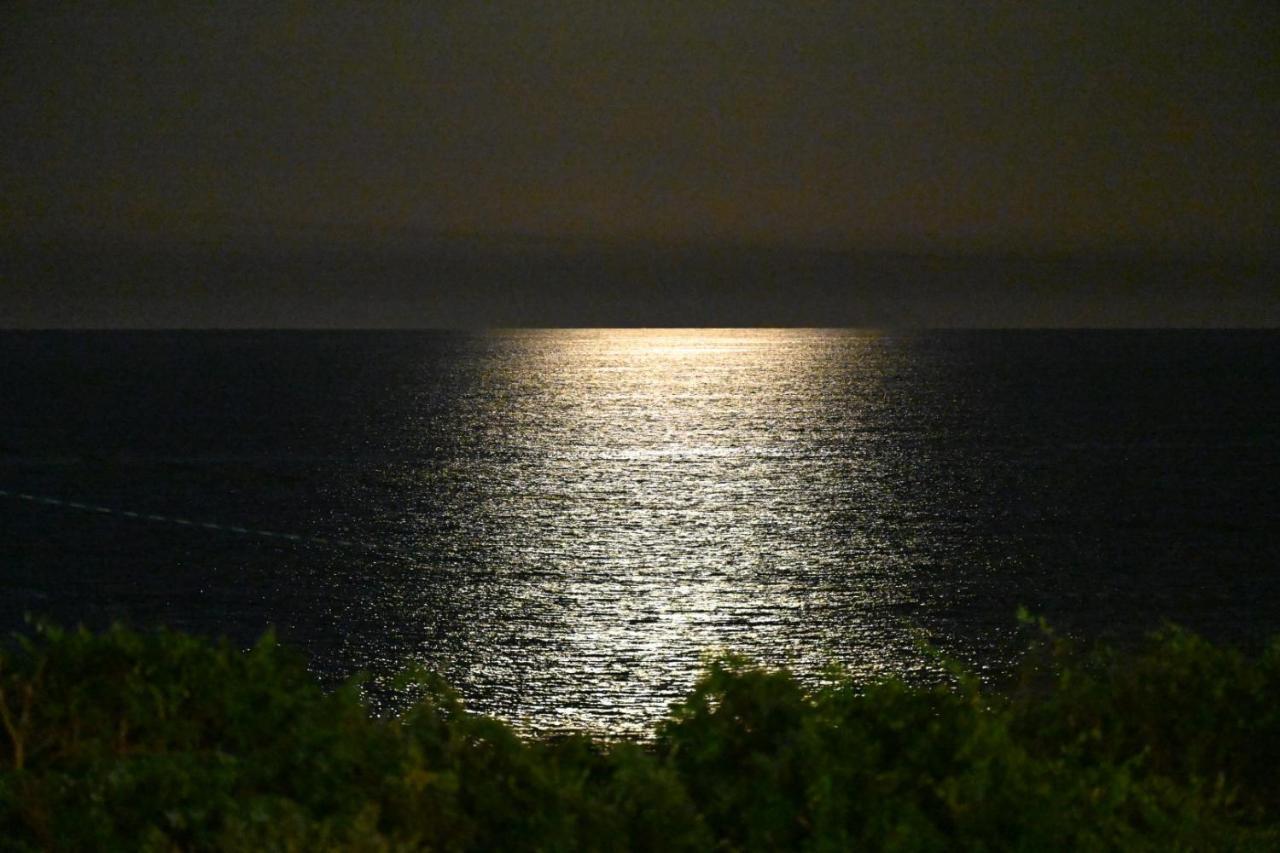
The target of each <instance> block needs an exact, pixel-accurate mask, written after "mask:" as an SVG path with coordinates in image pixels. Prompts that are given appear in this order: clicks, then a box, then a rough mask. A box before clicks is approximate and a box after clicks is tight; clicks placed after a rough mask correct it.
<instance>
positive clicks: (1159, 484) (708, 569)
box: [0, 329, 1280, 733]
mask: <svg viewBox="0 0 1280 853" xmlns="http://www.w3.org/2000/svg"><path fill="white" fill-rule="evenodd" d="M1277 530H1280V333H1278V332H1275V331H1217V330H1214V331H945V332H944V331H937V332H928V331H922V332H875V331H854V330H821V329H774V330H766V329H720V330H705V329H698V330H668V329H661V330H604V329H599V330H596V329H593V330H521V331H492V332H474V333H463V332H7V333H0V629H3V630H5V631H15V630H22V629H23V628H24V619H25V618H26V617H27V615H28V614H31V615H37V616H48V617H51V618H53V619H54V620H56V621H58V622H61V623H63V624H75V623H81V622H82V623H84V624H87V625H90V626H93V627H101V626H103V625H106V624H108V623H110V622H111V621H113V620H123V621H126V622H128V623H130V624H133V625H137V626H154V625H168V626H172V627H175V628H180V629H182V630H187V631H193V632H198V633H202V634H208V635H214V636H227V637H229V638H231V640H232V641H233V642H235V643H237V644H242V645H248V644H250V643H252V642H253V641H254V640H255V638H256V637H258V636H259V635H260V634H261V633H262V632H263V631H265V630H266V629H267V628H268V627H272V626H273V627H274V628H275V629H276V630H277V632H278V634H279V635H280V636H281V638H282V639H284V640H285V641H286V642H288V643H290V644H293V645H295V646H297V647H299V648H300V649H301V650H303V651H304V652H305V653H306V654H307V656H308V659H309V660H310V663H311V666H312V668H313V669H314V670H315V671H316V672H317V674H319V675H320V676H321V677H322V678H323V679H325V680H326V681H330V682H331V681H333V680H335V679H339V678H343V677H346V676H348V675H350V674H351V673H353V672H355V671H358V670H363V671H366V672H368V673H370V676H371V681H370V684H369V688H368V689H369V691H370V696H371V697H372V699H373V701H375V702H376V703H380V707H385V708H387V709H391V710H393V709H394V707H395V703H396V695H395V693H394V692H393V691H391V690H390V689H389V688H385V687H384V686H383V685H384V683H385V681H386V680H387V679H388V678H389V677H390V676H391V675H392V674H394V673H395V672H397V671H399V670H400V669H401V668H402V667H404V666H405V665H406V664H410V663H414V664H421V665H424V666H426V667H428V668H430V669H433V670H436V671H438V672H440V673H441V674H443V675H444V676H445V677H446V678H448V679H449V680H450V681H451V682H452V683H454V684H455V685H457V686H458V687H459V689H460V690H461V691H462V693H463V696H464V697H465V699H466V701H467V702H468V704H469V706H470V707H472V708H474V709H476V710H479V711H484V712H487V713H493V714H496V715H498V716H500V717H502V718H504V719H507V720H509V721H511V722H513V723H514V724H515V725H516V726H517V727H519V728H520V729H521V730H524V731H555V730H561V729H565V728H586V729H591V730H594V731H601V732H611V733H632V732H643V731H645V730H646V729H647V728H648V727H649V726H651V725H652V723H653V722H654V721H655V720H656V719H657V718H659V717H660V716H662V714H663V713H664V711H665V709H666V707H667V705H668V703H670V702H671V701H672V700H674V699H676V698H678V697H680V696H681V695H683V693H684V692H685V691H686V690H687V689H688V687H689V685H690V684H691V683H692V680H693V679H694V677H695V676H696V674H697V671H698V667H699V665H700V661H701V660H702V659H703V657H704V656H705V655H707V654H709V653H714V652H716V651H719V650H731V651H737V652H741V653H744V654H746V655H749V656H751V657H754V658H756V659H758V660H760V661H763V662H766V663H770V664H776V665H786V666H789V667H791V668H793V669H794V670H795V671H796V672H798V673H799V674H801V675H802V676H803V677H806V678H819V677H821V676H820V673H821V671H822V668H823V667H824V666H825V665H827V664H828V663H833V662H834V663H838V664H839V665H841V666H843V667H845V668H847V669H849V670H851V671H853V672H855V673H857V674H860V675H864V676H866V677H877V676H881V675H887V674H897V675H903V676H905V677H907V678H910V679H927V678H931V677H936V675H937V673H938V668H939V662H938V660H937V658H936V657H935V656H934V655H932V654H931V653H930V652H929V651H927V650H926V649H925V648H924V646H923V644H924V643H928V644H932V645H933V646H934V647H936V648H937V649H939V650H941V651H943V652H944V653H946V654H948V655H951V656H954V657H955V658H958V659H959V660H961V661H963V662H965V663H966V664H968V665H970V666H972V667H973V668H974V669H975V670H977V671H978V672H980V673H983V674H984V675H987V676H988V677H991V678H998V677H1000V676H1001V675H1002V674H1006V673H1007V672H1008V671H1009V669H1010V667H1011V666H1012V665H1013V661H1014V660H1015V659H1016V657H1017V653H1018V651H1019V650H1020V649H1021V648H1022V646H1023V644H1024V643H1025V641H1026V629H1025V628H1024V627H1022V626H1020V625H1019V624H1018V622H1017V621H1016V619H1015V612H1016V610H1017V608H1018V607H1019V606H1025V607H1027V608H1028V609H1030V610H1031V611H1032V612H1033V613H1036V614H1039V615H1042V616H1045V617H1046V618H1047V619H1049V621H1050V622H1051V623H1052V624H1054V625H1056V626H1058V628H1059V629H1060V630H1061V631H1063V632H1065V633H1069V634H1072V635H1078V636H1081V637H1085V638H1094V637H1111V638H1113V639H1116V640H1117V641H1120V642H1125V641H1128V640H1130V639H1133V638H1135V637H1137V636H1139V635H1140V634H1142V633H1143V632H1145V631H1147V630H1150V629H1151V628H1154V627H1158V626H1159V625H1160V624H1162V623H1163V622H1164V621H1166V620H1170V621H1174V622H1177V623H1180V624H1183V625H1186V626H1188V627H1190V628H1193V629H1195V630H1197V631H1200V632H1203V633H1205V634H1206V635H1208V636H1210V637H1213V638H1214V639H1218V640H1222V641H1228V642H1235V643H1241V644H1244V645H1250V644H1257V643H1258V642H1260V641H1261V640H1263V639H1265V638H1267V637H1269V636H1271V635H1273V634H1276V633H1280V536H1277V534H1276V531H1277Z"/></svg>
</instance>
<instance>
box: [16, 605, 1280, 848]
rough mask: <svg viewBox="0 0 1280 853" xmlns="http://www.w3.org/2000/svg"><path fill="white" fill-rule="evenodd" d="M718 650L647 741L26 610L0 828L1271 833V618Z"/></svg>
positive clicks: (473, 842)
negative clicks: (890, 658)
mask: <svg viewBox="0 0 1280 853" xmlns="http://www.w3.org/2000/svg"><path fill="white" fill-rule="evenodd" d="M955 675H956V677H955V679H954V681H953V683H951V684H950V685H946V686H939V687H935V688H913V687H908V686H906V685H904V684H902V683H900V682H896V681H887V682H882V683H876V684H870V685H867V684H859V683H856V682H855V681H853V680H851V679H849V678H847V677H842V676H838V675H836V674H833V677H832V678H831V680H830V683H829V684H828V685H827V686H824V687H821V688H818V689H815V690H806V689H805V688H804V687H802V685H801V684H800V683H798V682H797V681H796V680H794V679H793V678H792V677H790V676H789V675H788V674H786V673H785V672H778V671H767V670H764V669H760V668H757V667H755V666H752V665H751V664H750V663H748V662H746V661H744V660H741V659H737V658H733V657H726V658H722V659H719V660H716V661H714V662H712V663H711V664H710V665H709V666H708V668H707V670H706V671H705V673H704V674H703V676H702V677H701V679H700V680H699V682H698V683H697V685H696V687H695V688H694V689H693V691H692V693H691V694H690V696H689V697H688V698H687V699H686V700H685V701H683V702H682V703H680V704H679V705H677V706H675V707H674V708H673V709H672V711H671V713H670V715H669V717H668V718H667V719H666V720H665V721H663V722H662V723H661V724H660V725H659V727H658V729H657V731H656V737H655V739H654V740H653V742H651V743H646V744H635V743H601V742H598V741H592V740H591V739H589V738H586V737H581V736H572V737H565V738H557V739H555V740H551V741H535V740H522V739H521V738H519V737H517V736H516V735H515V734H513V733H512V732H511V730H509V729H508V728H507V727H505V726H504V725H503V724H501V723H500V722H497V721H495V720H492V719H488V718H485V717H482V716H478V715H471V714H468V713H466V712H465V711H464V710H463V708H462V706H461V704H460V703H459V701H458V698H457V697H456V695H454V693H453V692H452V691H450V690H449V689H448V687H447V686H445V685H443V684H441V683H439V682H438V681H434V680H432V679H430V678H423V679H421V680H420V681H419V684H420V687H419V689H420V690H421V692H422V693H423V696H422V700H421V702H419V703H418V704H417V706H416V707H414V708H413V709H412V710H411V711H409V712H408V713H406V714H404V715H403V716H402V717H400V718H398V719H394V720H379V719H375V718H372V717H371V716H370V715H369V714H368V712H367V710H366V708H365V706H364V705H363V704H362V702H361V699H360V692H359V686H358V684H356V683H350V684H347V685H346V686H344V687H342V688H341V689H338V690H336V691H329V692H326V691H323V690H321V689H320V687H319V686H318V685H317V684H316V682H315V681H314V680H313V679H312V677H311V676H310V675H309V674H308V673H307V671H306V668H305V666H304V664H303V662H302V661H301V660H300V659H299V657H298V656H297V655H295V654H293V653H291V652H289V651H288V650H285V649H282V648H281V647H280V646H278V645H277V644H276V643H275V642H274V640H273V639H272V638H271V637H270V636H268V637H267V638H265V639H264V640H262V642H261V643H259V645H258V646H257V647H256V648H254V649H253V650H252V651H249V652H240V651H237V650H235V649H233V648H231V647H230V646H229V645H227V644H225V643H224V644H222V645H217V646H215V645H213V644H210V643H208V642H205V641H202V640H198V639H194V638H191V637H187V636H183V635H180V634H175V633H167V632H160V633H150V634H140V633H134V632H131V631H128V630H125V629H123V628H116V629H113V630H110V631H108V632H106V633H105V634H101V635H92V634H90V633H88V632H85V631H74V632H71V631H60V630H56V629H51V628H43V629H40V630H39V631H38V632H37V633H36V634H35V635H34V636H32V637H28V638H23V639H21V640H20V642H19V643H18V644H16V645H15V646H12V647H10V648H9V649H8V650H6V651H4V652H3V654H2V656H0V718H2V721H3V727H4V730H3V733H0V847H10V848H13V849H27V848H34V849H121V850H135V849H226V850H269V849H278V850H323V849H361V850H393V849H417V848H429V849H440V850H455V849H456V850H462V849H468V850H471V849H474V850H520V849H544V850H574V849H609V850H623V849H633V848H634V849H662V850H679V849H691V850H710V849H717V848H719V849H750V850H765V849H769V850H773V849H811V850H847V849H856V848H871V849H909V850H917V849H921V850H923V849H944V848H953V847H967V848H984V849H985V848H997V849H1008V848H1019V849H1029V850H1031V849H1033V850H1045V849H1062V848H1085V849H1106V848H1123V849H1144V848H1150V849H1162V850H1163V849H1171V848H1178V847H1182V848H1191V849H1200V848H1214V849H1224V848H1244V849H1275V848H1278V847H1280V770H1278V768H1280V641H1278V642H1275V643H1273V644H1272V645H1271V646H1270V647H1269V648H1268V649H1267V650H1266V651H1265V652H1264V653H1262V654H1261V655H1258V656H1253V657H1246V656H1244V655H1242V654H1240V653H1238V652H1236V651H1233V650H1230V649H1225V648H1219V647H1215V646H1213V645H1211V644H1209V643H1207V642H1205V641H1204V640H1201V639H1199V638H1197V637H1195V636H1193V635H1190V634H1188V633H1185V632H1182V631H1179V630H1175V629H1168V630H1165V631H1163V632H1161V633H1159V634H1157V635H1155V636H1153V637H1152V638H1151V639H1150V641H1149V643H1148V644H1147V645H1146V646H1145V647H1144V648H1142V649H1140V650H1137V651H1130V652H1126V653H1124V654H1118V653H1114V652H1109V651H1106V650H1095V651H1092V652H1090V653H1088V654H1076V653H1074V652H1072V651H1071V650H1069V649H1067V648H1066V647H1065V646H1064V644H1062V643H1060V642H1057V641H1054V640H1052V638H1047V639H1046V640H1045V641H1044V642H1042V643H1041V644H1040V645H1039V646H1038V647H1036V648H1033V650H1032V651H1031V652H1029V654H1028V658H1027V661H1026V666H1025V673H1024V677H1023V678H1022V680H1021V681H1020V682H1019V683H1018V684H1016V685H1014V686H1013V687H1010V688H1006V689H1004V690H1002V691H1000V692H998V693H997V692H989V691H984V690H983V689H982V688H981V687H980V686H979V685H978V683H977V681H976V680H975V679H973V678H971V677H969V676H967V675H965V674H964V673H962V672H956V674H955Z"/></svg>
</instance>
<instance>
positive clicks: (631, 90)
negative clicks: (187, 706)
mask: <svg viewBox="0 0 1280 853" xmlns="http://www.w3.org/2000/svg"><path fill="white" fill-rule="evenodd" d="M0 126H3V127H4V128H5V144H4V145H3V146H0V327H27V328H30V327H43V326H69V327H76V326H117V325H118V326H128V327H156V326H164V325H179V326H202V327H204V326H220V325H230V326H255V325H256V326H262V325H271V326H290V327H292V326H325V327H328V326H335V325H344V324H350V325H372V326H377V327H384V326H396V325H411V326H419V325H443V326H451V327H452V326H476V325H480V326H496V325H555V326H571V325H651V324H658V325H666V324H674V325H683V326H697V325H736V324H744V325H797V324H798V325H847V324H852V325H877V324H882V323H891V324H909V325H984V326H989V325H997V326H998V325H1048V326H1077V325H1108V326H1114V325H1124V326H1132V325H1139V326H1147V325H1153V326H1161V325H1205V326H1216V325H1262V326H1273V325H1280V308H1278V307H1277V297H1276V295H1275V294H1276V292H1277V291H1280V281H1278V280H1277V277H1276V269H1277V264H1276V261H1275V259H1276V258H1277V256H1278V254H1280V250H1278V249H1277V247H1280V204H1278V203H1277V202H1278V199H1280V157H1277V156H1276V151H1278V150H1280V4H1276V3H1275V2H1272V0H1267V1H1266V2H1263V0H1220V2H1212V3H1210V2H1187V3H1177V4H1164V5H1152V4H1149V3H1145V2H1138V0H1113V2H1108V3H1102V2H1088V3H1072V4H1068V3H1057V2H1050V3H1042V4H1026V3H1021V2H1013V0H996V2H991V3H983V4H969V3H960V2H955V3H936V2H923V0H894V2H887V0H886V1H885V2H881V0H873V2H866V3H856V4H855V3H849V4H829V5H826V6H823V7H822V8H817V9H812V8H801V7H799V6H795V5H791V4H774V3H765V2H752V0H743V2H740V3H734V4H724V3H716V2H710V0H688V2H685V3H681V4H679V5H677V6H671V7H669V8H664V9H659V8H658V7H656V6H654V5H652V4H645V3H638V2H628V0H618V2H614V3H608V4H601V3H594V2H569V0H564V2H552V3H547V4H527V3H514V2H510V3H476V2H441V3H430V4H404V5H400V4H385V5H383V4H378V5H374V4H369V5H364V6H354V5H353V6H342V5H328V6H326V7H325V8H323V9H316V10H311V9H304V8H303V7H298V6H292V5H289V6H286V5H283V4H273V3H265V4H254V5H249V4H237V3H230V4H218V5H214V6H198V5H195V4H172V5H161V6H150V7H128V8H124V7H119V6H111V5H106V6H92V7H91V6H77V5H74V4H68V5H61V4H37V3H30V4H7V5H5V7H4V8H3V10H0ZM886 254H892V255H894V256H895V259H894V260H893V261H892V262H890V261H888V260H885V255H886ZM928 259H932V260H928Z"/></svg>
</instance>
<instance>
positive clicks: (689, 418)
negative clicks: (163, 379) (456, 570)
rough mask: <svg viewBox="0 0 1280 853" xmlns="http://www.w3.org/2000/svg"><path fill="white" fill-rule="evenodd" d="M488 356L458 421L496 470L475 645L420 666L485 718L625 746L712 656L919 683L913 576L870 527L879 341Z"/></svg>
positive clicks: (621, 341) (456, 647)
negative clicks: (577, 731)
mask: <svg viewBox="0 0 1280 853" xmlns="http://www.w3.org/2000/svg"><path fill="white" fill-rule="evenodd" d="M498 341H499V343H498V345H497V346H495V347H494V348H493V351H492V353H491V356H490V358H488V359H487V360H486V363H485V364H484V365H483V367H481V368H480V369H479V370H478V371H477V375H476V377H475V381H476V384H477V394H476V396H475V397H473V398H472V400H473V402H474V404H475V407H474V408H467V407H463V408H462V409H461V410H460V411H459V412H457V417H458V418H459V421H460V423H459V425H458V428H459V429H460V430H462V431H464V432H469V433H473V434H474V435H475V439H474V441H475V446H476V447H477V448H482V449H483V452H482V454H481V455H484V456H485V457H487V458H486V461H485V463H484V464H482V465H481V466H479V468H478V469H477V470H475V471H472V472H471V473H470V476H471V477H472V479H473V480H474V482H473V483H472V484H471V489H472V490H473V492H474V500H475V504H474V508H473V510H472V511H471V512H469V513H468V515H467V518H466V519H465V520H464V521H463V522H462V523H461V524H459V525H458V529H457V530H456V531H455V534H454V535H456V537H457V547H458V548H459V549H474V550H477V551H479V552H480V553H482V554H484V555H486V563H487V564H486V566H485V567H484V570H483V577H482V578H476V579H474V580H472V581H469V582H464V584H463V585H464V586H466V587H467V591H465V592H463V593H462V594H463V595H464V596H465V597H467V598H468V599H469V601H470V606H469V607H468V608H467V609H468V610H469V611H470V612H469V614H468V616H467V617H465V618H464V619H463V620H461V621H462V623H463V632H464V633H466V634H468V635H469V636H468V638H467V640H466V641H465V642H459V643H450V644H449V651H448V653H447V654H448V659H439V658H435V656H434V655H433V653H432V652H433V650H432V647H431V644H426V645H424V646H423V647H422V649H421V650H420V652H421V654H423V655H424V656H426V658H427V660H428V662H429V663H432V664H438V665H442V667H443V668H445V669H446V670H449V671H451V672H453V673H454V674H455V676H456V677H460V679H461V680H462V681H464V683H465V682H473V683H474V682H481V681H482V682H484V683H485V684H486V685H487V687H488V689H489V690H491V691H494V693H495V695H493V696H492V697H485V698H483V699H481V702H482V703H483V704H484V705H486V706H490V705H497V706H499V707H501V709H502V711H503V712H504V713H505V714H507V715H509V716H511V717H513V718H516V719H521V720H526V721H528V722H530V723H531V724H537V725H544V726H546V725H550V726H553V727H559V726H562V725H564V726H592V727H598V726H608V727H610V728H612V729H614V730H617V729H619V728H642V727H644V726H646V725H648V724H650V723H651V721H652V720H653V719H654V718H655V717H657V716H659V715H660V714H661V713H662V712H663V711H664V710H665V707H666V705H667V704H668V703H669V702H670V701H671V700H673V699H674V698H676V697H678V696H679V695H681V694H682V693H683V691H684V690H686V689H687V687H688V685H689V683H690V682H691V679H692V676H693V674H694V672H695V671H696V669H697V665H698V662H699V658H700V656H701V655H702V654H704V653H706V652H708V651H713V650H718V649H732V650H735V651H740V652H745V653H747V654H750V655H753V656H756V657H758V658H761V659H764V660H767V661H769V662H772V663H786V664H790V665H792V666H795V667H797V668H799V669H800V670H802V671H810V672H812V671H815V670H816V669H818V668H819V667H821V666H822V665H823V663H824V662H826V661H827V660H828V659H829V658H836V657H838V658H839V659H840V660H841V661H842V662H843V663H844V664H845V665H846V666H848V667H849V668H851V669H853V670H855V671H857V672H862V673H867V674H871V673H875V672H883V671H903V670H911V669H913V668H916V667H919V666H921V665H922V662H921V660H920V655H919V653H918V651H917V650H916V649H915V647H914V645H913V638H912V636H911V633H910V631H909V630H908V625H909V623H910V621H911V615H912V614H911V608H910V598H909V596H910V595H911V590H910V589H909V588H907V587H904V586H903V585H902V584H901V583H899V577H898V576H899V574H900V573H901V571H902V570H903V565H904V562H905V561H906V560H907V559H909V558H908V557H907V556H906V555H904V554H903V552H902V548H901V545H900V544H898V543H894V542H893V541H892V539H891V538H890V537H888V536H886V535H884V534H885V531H884V530H879V531H877V530H875V529H874V528H873V527H872V526H870V525H866V524H861V523H859V522H858V517H859V516H868V517H877V518H879V517H885V516H891V515H893V514H894V512H895V508H896V507H897V506H898V503H899V498H898V497H897V495H896V494H895V488H894V477H893V476H892V475H891V473H890V472H888V471H886V466H885V464H884V462H885V454H886V453H897V452H898V451H897V450H896V449H894V448H892V447H887V446H885V445H884V444H883V443H882V442H881V441H880V440H878V439H876V438H874V437H872V436H869V435H868V430H873V429H874V427H875V420H876V417H877V413H878V411H879V410H881V409H882V408H883V407H884V405H885V387H884V383H883V374H884V367H885V366H884V364H883V361H884V353H883V351H882V349H881V348H880V347H879V346H878V345H877V341H878V336H877V335H875V334H871V333H863V334H852V333H847V332H831V333H821V332H812V331H777V330H769V331H765V330H681V331H671V330H635V331H623V330H604V331H594V330H593V331H574V332H563V331H555V332H510V333H503V334H502V335H501V336H499V338H498ZM441 476H442V472H441V470H440V468H439V466H438V465H434V464H433V465H430V466H426V467H425V468H423V469H422V470H419V471H417V472H415V473H414V474H412V475H410V476H409V480H410V482H423V483H433V482H435V481H436V480H437V479H438V478H439V477H441ZM409 488H411V487H409ZM428 515H430V510H428ZM436 521H437V520H436V519H434V518H430V519H428V520H427V521H426V525H425V526H426V528H427V529H426V530H425V531H424V532H423V533H422V534H421V535H422V537H423V541H422V542H421V543H420V544H422V545H426V544H428V543H427V540H429V539H431V538H433V537H436V536H438V526H437V524H436ZM409 535H410V536H412V535H413V534H412V533H410V534H409ZM424 550H427V549H424ZM422 570H423V582H424V583H425V584H428V585H430V584H433V583H435V582H436V580H435V575H434V573H433V571H432V566H430V565H428V564H426V563H424V564H423V565H422ZM403 594H404V596H405V602H404V603H405V605H407V606H412V604H411V602H412V601H413V599H414V597H415V591H414V590H412V589H408V588H406V589H405V590H404V593H403ZM496 626H500V628H499V629H498V630H494V629H495V627H496ZM499 691H501V694H502V695H501V696H499V695H496V694H497V693H498V692H499Z"/></svg>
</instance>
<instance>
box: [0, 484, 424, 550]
mask: <svg viewBox="0 0 1280 853" xmlns="http://www.w3.org/2000/svg"><path fill="white" fill-rule="evenodd" d="M0 498H13V499H15V500H20V501H26V502H27V503H30V504H35V505H37V506H48V507H60V508H63V509H75V510H80V511H82V512H93V513H100V514H102V515H111V516H118V517H120V518H127V519H130V520H132V521H150V522H156V523H160V524H171V525H173V526H175V527H189V528H197V527H198V528H204V529H205V530H214V531H219V532H224V533H230V534H233V535H236V536H249V537H257V538H261V539H277V540H284V541H286V542H295V543H298V544H303V545H319V546H322V547H326V548H331V547H335V546H336V547H339V548H356V549H360V550H364V551H393V552H397V553H399V552H400V551H401V549H399V548H392V547H387V546H385V545H374V544H370V543H368V542H354V541H352V540H350V539H334V538H330V537H326V536H307V535H304V534H301V533H286V532H283V531H279V530H263V529H260V528H256V527H250V526H247V525H241V524H222V523H219V522H215V521H196V520H193V519H189V518H180V517H178V516H172V515H160V514H158V513H150V512H139V511H137V510H126V509H118V508H115V507H108V506H102V505H100V504H91V503H84V502H82V501H69V500H63V499H62V498H55V497H49V496H47V495H33V494H31V493H29V492H15V491H11V490H9V489H0Z"/></svg>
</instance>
